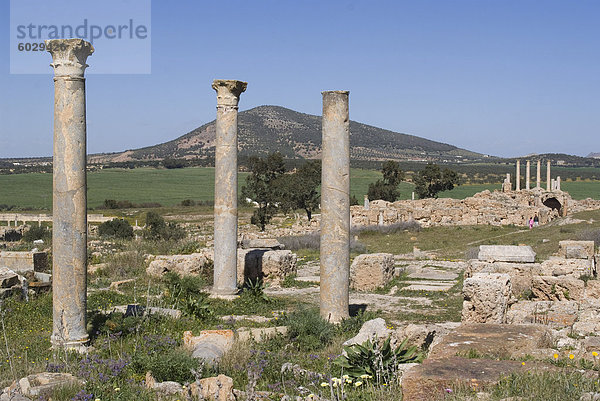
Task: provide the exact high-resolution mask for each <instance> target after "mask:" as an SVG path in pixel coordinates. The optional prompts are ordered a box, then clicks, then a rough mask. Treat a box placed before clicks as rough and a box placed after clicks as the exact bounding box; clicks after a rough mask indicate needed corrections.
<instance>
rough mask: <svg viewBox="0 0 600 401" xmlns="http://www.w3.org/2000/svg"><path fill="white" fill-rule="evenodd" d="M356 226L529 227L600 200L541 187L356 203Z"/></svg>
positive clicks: (598, 206) (593, 206)
mask: <svg viewBox="0 0 600 401" xmlns="http://www.w3.org/2000/svg"><path fill="white" fill-rule="evenodd" d="M350 209H351V215H352V225H353V226H371V225H390V224H396V223H402V222H409V221H416V222H418V223H419V224H420V225H421V226H423V227H430V226H437V225H444V226H461V225H495V226H503V225H510V224H513V225H517V226H526V225H527V222H528V221H529V219H530V218H532V217H534V216H536V215H537V216H538V218H539V221H540V224H547V223H549V222H551V221H552V220H554V219H556V218H558V217H561V216H566V215H567V214H571V213H576V212H580V211H584V210H595V209H600V201H594V200H591V199H588V200H584V201H576V200H573V199H572V198H571V197H570V196H569V194H568V193H566V192H560V193H558V192H544V191H542V190H541V189H540V190H531V191H519V192H516V191H512V192H500V191H494V192H490V191H488V190H485V191H482V192H479V193H477V194H475V195H473V196H472V197H469V198H465V199H450V198H443V199H418V200H414V201H413V200H400V201H396V202H387V201H383V200H375V201H371V202H369V208H368V209H365V208H364V207H362V206H352V207H351V208H350Z"/></svg>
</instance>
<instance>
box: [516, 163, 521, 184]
mask: <svg viewBox="0 0 600 401" xmlns="http://www.w3.org/2000/svg"><path fill="white" fill-rule="evenodd" d="M515 181H516V182H515V190H517V191H520V190H521V161H520V160H517V175H516V178H515Z"/></svg>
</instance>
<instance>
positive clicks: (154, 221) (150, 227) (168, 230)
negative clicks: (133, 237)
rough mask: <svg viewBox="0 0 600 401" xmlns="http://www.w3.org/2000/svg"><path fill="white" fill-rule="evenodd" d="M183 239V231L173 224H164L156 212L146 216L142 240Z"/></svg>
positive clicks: (163, 220)
mask: <svg viewBox="0 0 600 401" xmlns="http://www.w3.org/2000/svg"><path fill="white" fill-rule="evenodd" d="M183 237H185V231H184V230H183V229H182V228H181V227H179V226H178V225H177V224H175V223H166V222H165V219H164V218H163V217H162V216H161V215H159V214H158V213H156V212H148V213H147V214H146V229H145V230H144V238H146V239H154V240H164V241H169V240H180V239H182V238H183Z"/></svg>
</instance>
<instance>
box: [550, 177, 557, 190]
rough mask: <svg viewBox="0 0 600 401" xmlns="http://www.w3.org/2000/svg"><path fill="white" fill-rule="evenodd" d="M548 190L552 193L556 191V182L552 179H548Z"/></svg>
mask: <svg viewBox="0 0 600 401" xmlns="http://www.w3.org/2000/svg"><path fill="white" fill-rule="evenodd" d="M550 188H551V190H552V191H554V190H556V182H555V181H554V178H552V179H550Z"/></svg>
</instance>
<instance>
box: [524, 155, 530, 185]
mask: <svg viewBox="0 0 600 401" xmlns="http://www.w3.org/2000/svg"><path fill="white" fill-rule="evenodd" d="M530 180H531V162H530V161H529V160H527V166H526V167H525V189H526V190H529V189H531V188H530V186H529V181H530Z"/></svg>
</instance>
